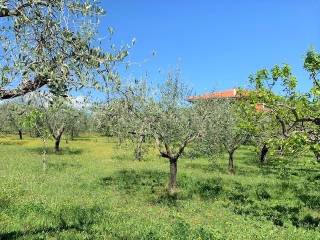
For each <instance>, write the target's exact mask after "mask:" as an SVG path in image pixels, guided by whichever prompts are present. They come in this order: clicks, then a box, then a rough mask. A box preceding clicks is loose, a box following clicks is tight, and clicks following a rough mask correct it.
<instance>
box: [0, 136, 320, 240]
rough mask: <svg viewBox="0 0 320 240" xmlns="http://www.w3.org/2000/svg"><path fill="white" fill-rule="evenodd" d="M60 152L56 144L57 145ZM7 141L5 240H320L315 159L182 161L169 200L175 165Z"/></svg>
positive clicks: (94, 149)
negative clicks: (44, 156)
mask: <svg viewBox="0 0 320 240" xmlns="http://www.w3.org/2000/svg"><path fill="white" fill-rule="evenodd" d="M51 145H53V144H51ZM40 146H41V142H40V141H39V140H34V139H27V140H23V141H19V140H15V137H6V138H4V137H2V138H1V139H0V239H1V240H2V239H320V231H319V230H320V227H319V224H320V213H319V210H320V193H319V184H320V166H319V165H317V164H314V161H313V159H312V158H311V157H310V158H308V157H305V158H299V159H291V160H290V161H291V163H290V164H288V161H289V160H288V161H287V162H286V161H282V162H281V163H279V162H278V163H277V164H275V163H274V162H271V163H270V165H269V166H266V167H263V168H261V167H259V166H258V164H257V163H256V160H255V155H253V154H252V151H249V150H248V149H247V148H244V149H241V151H240V152H238V154H236V171H237V173H236V175H235V176H232V175H229V174H228V173H227V171H226V169H227V161H226V159H223V158H221V159H219V160H217V161H216V162H215V163H210V162H209V161H208V160H207V159H193V160H192V159H186V158H185V159H181V161H180V162H179V163H178V164H179V169H178V185H179V192H178V194H177V196H168V195H167V194H166V191H165V187H166V184H167V179H168V168H169V167H168V162H167V161H166V160H164V159H160V158H158V157H156V154H153V156H152V155H151V154H150V156H148V157H147V159H146V160H144V161H141V162H138V161H134V160H133V157H132V154H131V152H132V151H131V150H130V149H127V148H124V147H122V148H119V147H117V145H116V144H115V143H114V142H112V140H111V139H106V138H100V137H99V138H79V139H77V140H75V141H70V142H69V143H68V144H66V143H65V142H63V143H62V149H63V151H62V153H61V154H59V155H56V154H53V153H50V154H49V155H48V158H49V168H48V170H47V172H45V173H44V172H43V170H42V165H41V155H40V153H41V148H39V147H40Z"/></svg>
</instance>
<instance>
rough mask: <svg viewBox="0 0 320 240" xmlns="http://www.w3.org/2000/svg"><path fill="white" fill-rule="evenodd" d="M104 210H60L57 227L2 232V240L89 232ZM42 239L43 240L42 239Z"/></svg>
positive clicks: (72, 208)
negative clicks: (67, 232) (68, 232)
mask: <svg viewBox="0 0 320 240" xmlns="http://www.w3.org/2000/svg"><path fill="white" fill-rule="evenodd" d="M101 211H102V209H101V208H100V207H98V206H94V207H81V206H76V207H66V208H63V209H61V210H60V212H59V213H58V214H57V215H56V216H55V218H56V220H57V221H58V223H57V225H56V226H50V227H48V226H43V227H39V228H36V229H29V230H14V231H8V232H0V239H1V240H4V239H17V238H27V239H29V237H32V236H33V237H35V236H36V235H39V234H40V236H38V237H39V238H36V239H43V238H42V236H43V234H55V233H59V232H64V231H70V230H73V231H78V232H87V231H89V230H90V227H91V226H92V225H93V224H95V223H96V222H97V221H98V219H100V217H101V215H100V214H101ZM40 237H41V238H40ZM32 239H33V238H32Z"/></svg>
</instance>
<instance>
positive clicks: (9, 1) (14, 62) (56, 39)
mask: <svg viewBox="0 0 320 240" xmlns="http://www.w3.org/2000/svg"><path fill="white" fill-rule="evenodd" d="M104 13H105V11H104V10H103V9H102V8H101V7H100V4H99V2H98V1H96V0H88V1H82V0H76V1H74V0H65V1H60V0H50V1H49V0H44V1H33V0H26V1H22V0H19V1H15V0H5V1H4V0H1V1H0V17H1V18H2V19H3V20H2V21H1V23H0V30H1V32H2V33H4V34H2V36H1V37H0V56H1V61H0V72H1V75H0V99H10V98H14V97H17V96H22V95H24V94H26V93H28V92H33V91H35V90H37V89H40V88H41V87H43V86H47V87H48V88H49V90H50V92H51V93H52V94H54V95H59V96H65V95H67V93H68V92H70V91H71V90H72V89H80V88H82V87H84V86H86V87H88V86H91V87H96V88H102V87H104V86H105V84H108V83H109V84H111V83H112V84H116V85H117V84H118V83H119V77H118V74H117V73H116V71H114V65H115V63H116V62H119V61H122V60H123V59H124V58H125V57H126V56H127V55H128V48H127V47H125V48H120V50H117V49H116V48H115V47H114V45H112V47H111V48H110V51H108V52H106V51H104V50H103V49H102V47H101V41H99V40H98V38H99V35H98V31H97V27H98V25H99V19H100V17H101V16H102V15H103V14H104ZM110 34H112V31H111V32H110ZM97 76H100V77H99V78H97ZM103 79H104V80H103ZM99 82H100V83H103V84H99ZM12 86H13V87H12Z"/></svg>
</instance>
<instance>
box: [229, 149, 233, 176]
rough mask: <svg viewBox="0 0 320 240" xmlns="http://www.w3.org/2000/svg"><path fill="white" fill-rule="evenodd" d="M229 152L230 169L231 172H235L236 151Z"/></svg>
mask: <svg viewBox="0 0 320 240" xmlns="http://www.w3.org/2000/svg"><path fill="white" fill-rule="evenodd" d="M228 153H229V164H228V170H229V173H230V174H235V167H234V158H233V155H234V151H228Z"/></svg>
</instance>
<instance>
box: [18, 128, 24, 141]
mask: <svg viewBox="0 0 320 240" xmlns="http://www.w3.org/2000/svg"><path fill="white" fill-rule="evenodd" d="M18 132H19V139H20V140H22V139H23V134H22V130H21V129H19V131H18Z"/></svg>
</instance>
